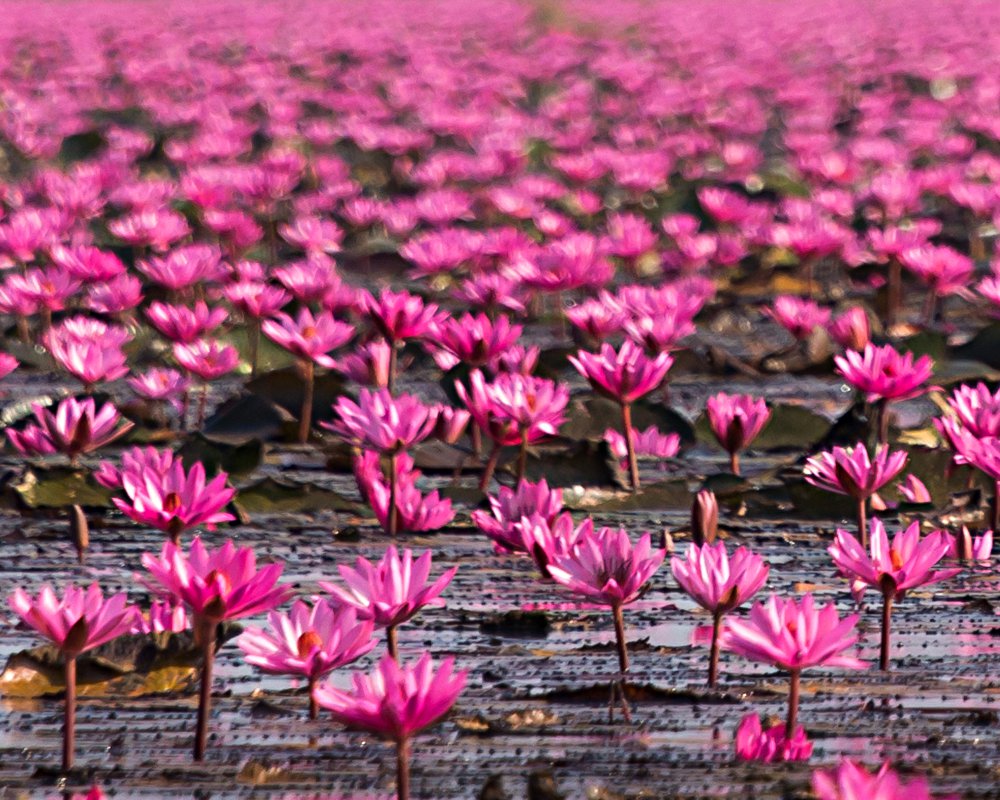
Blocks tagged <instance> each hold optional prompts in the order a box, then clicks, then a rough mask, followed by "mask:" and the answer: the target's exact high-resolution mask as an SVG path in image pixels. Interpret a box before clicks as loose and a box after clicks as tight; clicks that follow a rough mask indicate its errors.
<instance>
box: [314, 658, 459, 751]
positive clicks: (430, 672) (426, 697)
mask: <svg viewBox="0 0 1000 800" xmlns="http://www.w3.org/2000/svg"><path fill="white" fill-rule="evenodd" d="M453 665H454V660H453V659H451V658H446V659H445V660H444V661H442V662H441V666H440V667H439V668H438V670H437V672H435V671H434V665H433V662H432V661H431V656H430V653H424V654H423V656H421V657H420V659H419V660H418V661H417V662H416V663H415V664H412V665H400V664H398V663H396V660H395V659H393V658H391V657H390V656H385V657H383V658H382V660H381V661H379V663H378V666H377V667H376V668H375V670H374V671H373V672H372V673H371V674H370V675H364V674H363V673H357V672H356V673H355V674H354V676H353V684H352V688H351V691H344V690H342V689H337V688H335V687H334V686H331V685H330V684H320V685H319V686H317V687H316V690H315V696H316V700H317V702H318V703H319V704H320V705H321V706H322V707H323V708H325V709H327V710H328V711H330V712H331V713H332V714H333V717H334V719H336V720H337V721H338V722H341V723H343V724H344V725H347V726H348V727H350V728H356V729H360V730H363V731H368V732H370V733H374V734H377V735H379V736H382V737H384V738H386V739H389V740H391V741H393V742H396V743H397V744H402V743H404V742H406V741H407V740H408V739H409V738H410V737H411V736H413V735H414V734H415V733H419V732H420V731H422V730H423V729H424V728H427V727H430V726H431V725H433V724H434V723H435V722H437V721H438V720H439V719H441V718H442V717H443V716H444V715H445V714H447V713H448V711H449V709H450V708H451V707H452V706H453V705H454V703H455V701H456V700H457V699H458V696H459V694H461V692H462V689H463V688H464V687H465V676H466V673H465V672H464V671H460V672H455V671H454V670H453Z"/></svg>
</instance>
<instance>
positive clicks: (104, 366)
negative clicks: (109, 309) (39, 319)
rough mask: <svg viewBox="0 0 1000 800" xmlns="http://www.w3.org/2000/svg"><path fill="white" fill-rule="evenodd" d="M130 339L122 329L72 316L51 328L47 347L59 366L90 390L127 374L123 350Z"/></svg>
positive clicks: (47, 335) (45, 340) (47, 337)
mask: <svg viewBox="0 0 1000 800" xmlns="http://www.w3.org/2000/svg"><path fill="white" fill-rule="evenodd" d="M130 338H131V337H130V336H129V334H128V332H127V331H125V330H124V329H123V328H118V327H115V326H112V325H107V324H105V323H103V322H100V321H99V320H89V319H86V318H84V317H72V318H70V319H66V320H63V322H62V323H60V324H59V325H54V326H52V328H50V329H49V331H48V332H47V333H46V334H45V337H44V344H45V346H46V347H48V348H49V351H50V352H51V353H52V358H54V359H55V360H56V363H58V364H59V366H61V367H62V368H63V369H64V370H66V371H67V372H68V373H69V374H70V375H72V376H73V377H75V378H76V379H77V380H79V381H80V382H81V383H82V384H83V385H84V388H85V389H86V390H87V391H89V390H90V388H91V387H92V386H93V385H94V384H96V383H100V382H101V381H113V380H117V379H118V378H121V377H122V376H123V375H126V374H128V366H127V365H126V363H125V353H123V352H122V349H121V348H122V345H123V344H124V343H125V342H126V341H128V340H129V339H130Z"/></svg>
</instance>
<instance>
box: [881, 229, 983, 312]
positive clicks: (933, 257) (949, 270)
mask: <svg viewBox="0 0 1000 800" xmlns="http://www.w3.org/2000/svg"><path fill="white" fill-rule="evenodd" d="M899 261H900V263H901V264H902V265H903V266H904V267H906V268H907V269H908V270H910V272H912V273H913V274H914V275H916V276H917V279H918V280H919V281H920V282H921V283H923V284H924V285H925V286H926V287H927V292H928V296H927V304H926V307H925V312H924V314H925V319H926V321H927V322H928V323H929V322H931V321H933V318H934V312H935V308H936V306H937V304H938V302H939V300H940V298H942V297H945V296H947V295H951V294H961V295H966V296H968V295H970V292H969V289H968V286H969V283H970V282H971V279H972V274H973V272H974V271H975V264H974V263H973V261H972V259H971V258H969V257H968V256H965V255H962V254H961V253H959V252H957V251H955V250H952V249H951V248H950V247H943V246H934V245H928V244H925V245H923V246H921V247H911V248H908V249H906V250H904V251H903V252H902V253H900V254H899Z"/></svg>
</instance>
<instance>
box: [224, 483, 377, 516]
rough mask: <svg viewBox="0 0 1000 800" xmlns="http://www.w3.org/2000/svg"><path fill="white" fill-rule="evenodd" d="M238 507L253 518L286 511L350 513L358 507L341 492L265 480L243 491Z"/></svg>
mask: <svg viewBox="0 0 1000 800" xmlns="http://www.w3.org/2000/svg"><path fill="white" fill-rule="evenodd" d="M235 502H236V504H237V505H238V506H239V507H240V508H242V509H243V510H245V511H249V512H250V513H252V514H276V513H279V512H282V511H295V512H302V511H320V510H330V511H350V512H352V513H357V511H358V504H357V503H355V502H353V501H351V500H348V499H347V498H346V497H344V496H342V495H340V494H337V492H333V491H330V490H329V489H324V488H322V487H320V486H316V485H315V484H313V483H291V482H285V481H277V480H275V479H274V478H264V479H263V480H260V481H257V482H256V483H253V484H251V485H250V486H247V487H244V488H242V489H240V491H239V494H238V495H237V498H236V501H235Z"/></svg>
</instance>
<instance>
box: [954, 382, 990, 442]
mask: <svg viewBox="0 0 1000 800" xmlns="http://www.w3.org/2000/svg"><path fill="white" fill-rule="evenodd" d="M947 402H948V406H949V408H951V410H952V411H954V412H955V417H956V418H957V419H958V422H959V423H960V424H961V425H962V427H963V428H965V429H966V430H967V431H969V433H971V434H972V435H973V436H975V437H976V438H977V439H982V438H984V437H986V436H1000V389H997V391H995V392H991V391H990V389H989V387H988V386H987V385H986V384H985V383H982V382H980V383H977V384H976V385H975V386H967V385H964V384H963V385H962V386H959V387H957V388H956V389H955V390H954V391H953V392H952V393H951V396H950V397H948V398H947Z"/></svg>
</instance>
